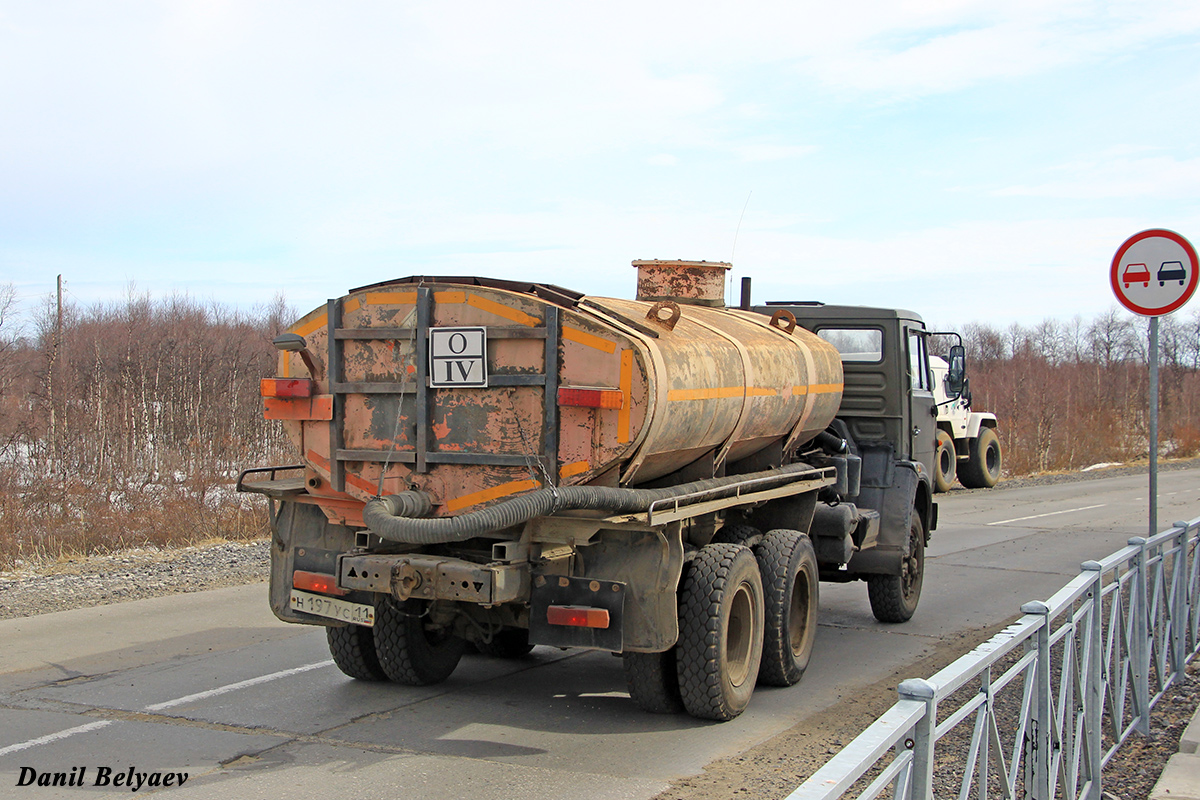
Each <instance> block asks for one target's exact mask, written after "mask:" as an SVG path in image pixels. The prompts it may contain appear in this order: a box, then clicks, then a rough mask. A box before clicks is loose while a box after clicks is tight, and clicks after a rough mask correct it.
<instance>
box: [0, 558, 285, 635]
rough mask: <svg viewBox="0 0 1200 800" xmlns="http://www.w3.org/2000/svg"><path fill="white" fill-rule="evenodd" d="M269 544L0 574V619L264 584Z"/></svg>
mask: <svg viewBox="0 0 1200 800" xmlns="http://www.w3.org/2000/svg"><path fill="white" fill-rule="evenodd" d="M269 572H270V551H269V549H268V541H267V540H266V539H260V540H257V541H251V542H221V543H218V544H212V545H207V546H197V547H179V548H164V549H158V548H150V549H137V550H125V551H122V552H120V553H115V554H113V555H104V556H91V557H89V558H79V559H69V560H60V561H44V562H38V563H31V564H24V565H21V566H20V567H18V568H17V569H16V570H14V571H11V572H0V619H11V618H13V617H30V616H34V615H35V614H45V613H47V612H50V611H67V610H69V609H72V608H83V607H86V606H97V605H105V604H108V603H123V602H125V601H126V600H139V599H141V598H143V597H158V596H160V595H166V594H181V593H183V592H199V591H203V590H205V589H219V588H221V587H223V586H239V585H241V584H245V583H254V582H255V581H265V580H266V579H267V577H268V575H269Z"/></svg>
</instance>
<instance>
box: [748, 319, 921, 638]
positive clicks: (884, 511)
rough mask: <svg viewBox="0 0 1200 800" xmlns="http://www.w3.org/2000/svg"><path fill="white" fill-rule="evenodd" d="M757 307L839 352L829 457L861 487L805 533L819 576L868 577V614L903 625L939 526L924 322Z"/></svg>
mask: <svg viewBox="0 0 1200 800" xmlns="http://www.w3.org/2000/svg"><path fill="white" fill-rule="evenodd" d="M755 310H756V311H759V312H760V313H763V314H775V313H778V312H779V311H780V310H786V311H788V312H790V313H791V314H792V315H794V316H795V318H796V321H797V323H798V324H799V325H801V326H803V327H805V328H807V329H808V330H810V331H812V332H813V333H815V334H816V335H817V336H819V337H821V338H822V339H824V340H826V341H828V342H829V343H830V344H832V345H834V347H836V348H837V349H838V351H839V353H840V354H841V357H842V368H843V370H844V375H845V388H844V390H843V393H842V401H841V406H840V407H839V409H838V411H837V416H836V418H835V419H834V421H833V423H832V424H831V425H830V430H831V431H835V432H836V435H837V436H839V437H840V438H841V439H842V440H843V442H844V443H845V444H844V450H845V455H844V456H843V455H834V456H832V457H831V458H832V459H833V460H834V461H835V462H838V466H839V469H840V460H841V459H843V458H846V459H848V460H849V461H851V463H852V464H853V462H854V461H855V460H857V461H858V462H859V464H858V465H857V467H856V468H857V469H859V470H860V479H859V485H858V487H857V492H855V491H854V489H855V487H854V486H853V485H851V486H850V487H849V489H848V491H846V492H844V493H842V494H840V495H839V496H838V497H837V498H836V500H837V501H838V504H837V505H835V506H833V507H832V508H831V509H829V510H828V511H823V510H822V509H818V513H817V515H816V517H815V519H814V525H813V528H812V530H811V531H810V534H811V535H812V538H813V541H814V542H815V543H816V550H817V555H818V561H819V564H820V574H821V578H822V580H829V581H852V580H866V582H867V585H868V590H869V594H870V598H871V607H872V610H873V612H874V613H875V615H876V617H878V618H879V619H880V620H881V621H885V622H902V621H905V620H907V619H908V618H909V617H911V616H912V614H913V612H914V611H915V610H916V605H917V601H918V600H919V597H920V590H921V584H922V582H923V577H924V558H925V553H924V551H925V546H926V545H927V544H928V542H929V537H930V534H931V533H932V531H933V529H934V528H935V527H936V525H937V505H936V504H935V503H934V502H933V467H934V456H935V452H936V448H937V425H936V421H937V420H936V413H937V412H936V406H935V400H934V392H933V376H932V373H931V370H930V362H929V352H928V331H927V330H926V328H925V324H924V322H923V321H922V320H921V317H920V316H918V315H917V314H915V313H913V312H911V311H904V310H899V309H887V308H869V307H860V306H835V305H824V304H822V303H811V302H804V303H787V302H782V303H781V302H771V303H768V304H767V305H766V306H762V307H759V308H757V309H755ZM812 463H824V462H823V461H821V460H820V459H819V458H818V459H813V460H812ZM852 471H853V469H852ZM835 514H836V515H837V516H836V517H835ZM830 520H832V521H830ZM835 523H836V524H835ZM848 526H852V527H853V530H852V531H851V538H852V540H853V545H854V553H853V555H852V556H851V557H850V558H849V559H848V560H847V561H845V562H842V563H839V561H840V559H839V558H838V557H837V556H839V555H840V551H838V550H837V548H836V547H835V546H834V545H833V541H836V540H837V539H840V538H841V537H842V535H843V533H842V532H843V530H844V529H845V527H848ZM823 554H826V555H829V556H830V557H829V558H822V555H823Z"/></svg>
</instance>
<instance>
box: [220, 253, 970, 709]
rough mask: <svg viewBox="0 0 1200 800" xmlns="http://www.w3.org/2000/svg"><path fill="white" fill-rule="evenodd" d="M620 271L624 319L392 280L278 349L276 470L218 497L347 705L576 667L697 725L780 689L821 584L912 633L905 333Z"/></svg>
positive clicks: (545, 289)
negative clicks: (471, 664)
mask: <svg viewBox="0 0 1200 800" xmlns="http://www.w3.org/2000/svg"><path fill="white" fill-rule="evenodd" d="M634 265H635V266H636V267H637V268H638V292H637V299H636V300H622V299H614V298H607V297H591V296H586V295H581V294H578V293H576V292H572V291H568V290H566V289H562V288H560V287H557V286H552V285H547V284H529V283H518V282H512V281H502V280H490V279H485V278H470V277H465V278H452V277H440V276H439V277H411V278H404V279H401V280H394V281H387V282H384V283H379V284H375V285H372V286H365V287H362V288H359V289H354V290H352V291H351V292H350V293H349V294H347V295H346V296H344V297H341V298H338V299H336V300H330V301H329V302H328V303H327V304H326V305H325V306H323V307H321V308H317V309H315V310H314V311H312V312H311V313H309V314H307V315H306V316H304V317H303V318H302V319H300V320H299V321H298V322H296V323H295V324H294V325H293V326H292V327H291V328H290V329H289V331H288V332H287V333H285V334H283V335H281V336H279V337H278V338H277V339H276V340H275V346H276V347H277V348H278V349H279V351H280V353H279V367H278V376H277V377H273V378H267V379H264V380H263V382H262V394H263V398H264V405H265V414H266V417H267V418H268V419H277V420H280V421H281V422H282V424H283V425H284V427H285V429H286V431H287V434H288V436H289V437H290V439H291V442H292V444H293V445H294V446H295V449H296V453H297V454H298V463H296V464H293V465H286V466H272V467H259V468H254V469H248V470H245V471H244V472H243V473H242V475H241V476H239V479H238V488H239V489H240V490H242V491H247V492H256V493H260V494H263V495H266V496H267V497H268V498H269V500H270V513H271V528H272V547H271V583H270V601H271V607H272V609H273V610H274V612H275V614H276V615H277V616H278V617H279V618H280V619H282V620H285V621H287V622H294V623H301V624H309V625H323V626H325V628H326V633H327V636H328V642H329V649H330V652H331V653H332V656H333V659H334V661H335V662H336V663H337V665H338V667H339V668H340V669H341V670H342V671H343V672H345V673H346V674H347V675H349V676H351V677H353V678H357V679H359V680H366V681H382V680H391V681H394V682H397V683H401V684H409V685H421V684H430V683H436V682H439V681H442V680H444V679H445V678H446V677H448V676H449V675H450V673H451V672H452V671H453V670H454V668H455V666H456V665H457V664H458V661H459V658H460V657H461V656H462V654H463V652H464V650H465V649H466V648H468V647H471V646H473V647H475V648H477V649H478V650H479V651H481V652H482V653H484V654H486V655H491V656H496V657H501V658H512V657H519V656H521V655H524V654H525V653H527V652H528V651H529V650H530V648H532V647H533V646H535V645H550V646H554V647H583V648H593V649H600V650H608V651H611V652H613V653H619V654H621V656H622V658H623V661H624V666H625V673H626V677H627V679H628V685H629V693H630V696H631V697H632V699H633V701H634V702H635V703H636V704H637V705H639V706H640V707H642V708H644V709H646V710H649V711H654V712H677V711H683V710H686V711H687V712H688V713H690V714H693V715H695V716H697V717H701V718H706V719H716V720H727V719H731V718H733V717H735V716H737V715H738V714H740V713H741V712H742V711H743V710H744V709H745V708H746V706H747V704H748V703H749V702H750V698H751V695H752V693H753V691H754V687H755V684H756V683H758V682H762V683H766V684H770V685H777V686H787V685H791V684H793V683H795V682H796V681H798V680H799V679H800V677H801V675H802V674H803V673H804V670H805V667H806V666H807V663H808V660H809V656H810V653H811V650H812V644H813V638H814V635H815V633H816V624H817V605H818V599H817V598H818V583H819V581H820V580H831V581H841V582H845V581H852V580H863V581H865V582H866V583H867V588H868V593H869V596H870V600H871V607H872V609H873V611H874V613H875V615H876V616H877V617H878V618H879V619H880V620H882V621H885V622H903V621H906V620H907V619H908V618H909V617H911V616H912V614H913V612H914V611H915V609H916V606H917V600H918V598H919V596H920V591H921V583H922V576H923V572H924V548H925V545H926V543H927V541H928V537H929V533H930V531H931V530H932V529H933V528H934V526H935V524H936V516H937V514H936V510H937V509H936V506H935V504H934V503H933V501H932V496H933V492H932V483H931V480H932V478H931V475H932V464H933V451H934V446H935V443H936V425H935V418H934V416H933V413H934V412H933V395H932V391H931V390H930V389H931V386H932V382H931V379H930V374H929V365H928V359H927V357H926V355H925V338H926V336H925V331H924V325H923V324H922V323H921V321H920V318H919V317H917V316H916V315H915V314H911V313H909V312H903V311H896V310H889V309H864V308H856V307H837V306H823V305H821V304H814V303H782V304H768V305H767V306H765V307H759V308H752V307H751V306H750V302H749V297H748V294H749V284H748V281H744V282H743V298H742V303H741V307H740V308H728V307H726V305H725V301H724V290H723V287H724V284H725V276H726V272H727V270H728V268H729V265H728V264H724V263H713V262H702V261H701V262H686V261H635V262H634ZM951 377H952V378H953V376H951ZM926 440H928V441H926ZM714 634H715V635H714Z"/></svg>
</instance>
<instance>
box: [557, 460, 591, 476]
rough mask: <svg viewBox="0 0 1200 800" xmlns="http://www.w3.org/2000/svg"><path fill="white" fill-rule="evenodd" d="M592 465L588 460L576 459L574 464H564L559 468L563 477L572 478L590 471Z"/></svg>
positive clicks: (559, 472)
mask: <svg viewBox="0 0 1200 800" xmlns="http://www.w3.org/2000/svg"><path fill="white" fill-rule="evenodd" d="M589 466H590V465H589V464H588V462H586V461H576V462H574V463H573V464H563V465H562V466H561V467H559V469H558V474H559V475H560V476H561V477H563V478H571V477H574V476H575V475H580V474H582V473H584V472H587V471H588V467H589Z"/></svg>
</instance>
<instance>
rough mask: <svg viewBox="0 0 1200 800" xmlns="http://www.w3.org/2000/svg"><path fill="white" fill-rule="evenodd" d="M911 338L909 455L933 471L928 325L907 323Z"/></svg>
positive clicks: (934, 433)
mask: <svg viewBox="0 0 1200 800" xmlns="http://www.w3.org/2000/svg"><path fill="white" fill-rule="evenodd" d="M905 331H906V334H907V335H906V337H905V338H906V339H907V341H908V408H909V430H908V433H909V453H908V457H909V458H910V459H911V460H913V461H917V462H919V463H921V464H924V465H925V470H926V474H928V475H932V474H933V459H934V453H935V451H936V450H937V417H936V416H935V414H936V413H937V412H936V408H935V403H934V398H933V375H932V373H931V372H930V369H929V352H928V348H927V345H928V341H927V335H926V332H925V329H924V328H921V327H917V326H915V325H913V326H905Z"/></svg>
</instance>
